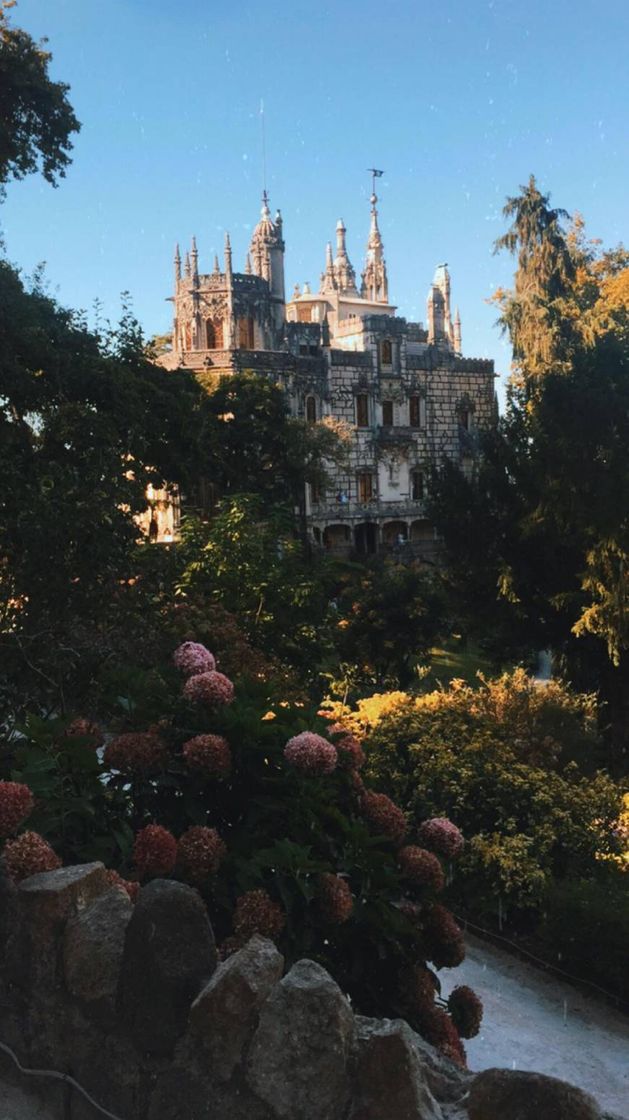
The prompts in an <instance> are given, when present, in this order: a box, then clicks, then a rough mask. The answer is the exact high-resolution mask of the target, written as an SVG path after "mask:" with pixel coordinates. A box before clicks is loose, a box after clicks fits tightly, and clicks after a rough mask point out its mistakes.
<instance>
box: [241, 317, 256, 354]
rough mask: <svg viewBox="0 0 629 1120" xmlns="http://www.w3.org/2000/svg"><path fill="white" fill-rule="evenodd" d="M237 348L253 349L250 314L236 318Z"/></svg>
mask: <svg viewBox="0 0 629 1120" xmlns="http://www.w3.org/2000/svg"><path fill="white" fill-rule="evenodd" d="M238 349H239V350H253V319H252V318H251V316H248V317H247V318H246V319H239V320H238Z"/></svg>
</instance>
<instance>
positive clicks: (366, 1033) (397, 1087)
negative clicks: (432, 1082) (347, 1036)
mask: <svg viewBox="0 0 629 1120" xmlns="http://www.w3.org/2000/svg"><path fill="white" fill-rule="evenodd" d="M415 1038H416V1036H415V1034H414V1033H413V1031H412V1030H411V1028H410V1027H409V1025H408V1023H405V1022H403V1021H402V1020H401V1019H398V1020H394V1021H391V1020H389V1019H365V1018H363V1017H362V1016H359V1017H357V1019H356V1041H355V1050H354V1063H353V1073H354V1077H353V1094H352V1108H351V1110H350V1113H349V1120H383V1118H384V1117H385V1116H387V1117H388V1116H391V1117H395V1120H441V1117H442V1112H441V1108H440V1107H439V1105H438V1104H437V1102H436V1100H435V1098H434V1097H433V1095H432V1093H431V1091H430V1089H429V1088H428V1085H427V1083H426V1078H425V1067H424V1065H423V1063H422V1061H421V1060H420V1055H419V1053H418V1050H417V1047H416V1045H415Z"/></svg>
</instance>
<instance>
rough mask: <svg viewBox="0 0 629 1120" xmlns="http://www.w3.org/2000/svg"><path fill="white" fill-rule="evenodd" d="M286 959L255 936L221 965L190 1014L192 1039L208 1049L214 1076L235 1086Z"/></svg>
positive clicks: (211, 1073) (264, 940) (209, 1064)
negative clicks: (234, 1078) (233, 1080)
mask: <svg viewBox="0 0 629 1120" xmlns="http://www.w3.org/2000/svg"><path fill="white" fill-rule="evenodd" d="M283 970H284V958H283V957H282V955H281V953H279V952H278V951H277V949H276V948H275V945H274V944H273V942H272V941H268V940H267V939H266V938H264V937H260V936H259V935H258V934H255V936H254V937H252V938H251V940H250V941H248V942H247V944H246V945H245V946H244V948H243V949H240V950H239V951H238V952H237V953H234V954H233V956H231V957H229V958H228V959H227V960H226V961H223V962H222V964H219V966H218V968H217V970H216V972H215V973H214V975H213V976H212V978H211V979H210V981H209V983H208V984H207V985H206V986H205V988H204V989H203V991H202V992H201V993H200V995H198V996H197V998H196V1000H195V1001H194V1003H193V1005H192V1008H191V1011H190V1036H191V1038H192V1039H194V1040H195V1041H198V1042H199V1044H200V1045H201V1046H202V1047H203V1050H204V1053H205V1058H206V1063H207V1069H208V1072H209V1073H210V1076H211V1077H212V1078H213V1079H215V1080H217V1081H219V1082H222V1081H229V1079H230V1077H231V1076H232V1074H233V1072H234V1070H235V1068H236V1066H237V1065H238V1064H239V1063H240V1061H241V1059H242V1054H243V1049H244V1047H245V1044H246V1043H247V1041H248V1040H249V1038H250V1037H251V1035H252V1033H253V1030H254V1028H255V1026H256V1024H257V1020H258V1012H259V1011H260V1008H261V1007H262V1004H263V1003H264V1002H265V1000H266V999H267V997H268V995H269V993H270V991H271V989H272V988H273V987H274V985H275V984H276V983H277V981H278V980H280V979H281V976H282V972H283Z"/></svg>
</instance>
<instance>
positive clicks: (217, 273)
mask: <svg viewBox="0 0 629 1120" xmlns="http://www.w3.org/2000/svg"><path fill="white" fill-rule="evenodd" d="M220 274H221V270H220V267H219V263H218V253H215V254H214V275H215V276H220Z"/></svg>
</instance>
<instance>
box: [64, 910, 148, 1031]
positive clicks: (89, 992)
mask: <svg viewBox="0 0 629 1120" xmlns="http://www.w3.org/2000/svg"><path fill="white" fill-rule="evenodd" d="M132 910H133V907H132V904H131V900H130V898H129V897H128V895H126V894H123V893H122V891H118V890H108V891H106V893H105V894H102V895H100V897H99V898H97V899H95V901H94V902H92V904H91V905H90V906H88V907H87V908H86V909H85V910H83V912H82V913H81V914H78V915H77V916H76V917H75V918H71V919H70V921H69V922H68V924H67V926H66V930H65V936H64V945H63V956H64V970H65V981H66V987H67V988H68V991H69V992H70V993H71V994H72V995H73V996H76V998H77V999H80V1000H82V1001H83V1002H85V1003H88V1004H103V1005H104V1007H103V1010H111V1011H112V1012H113V1010H114V1006H115V997H116V992H117V990H118V981H119V978H120V968H121V965H122V954H123V950H124V941H125V933H126V929H127V925H128V924H129V920H130V918H131V913H132Z"/></svg>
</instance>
